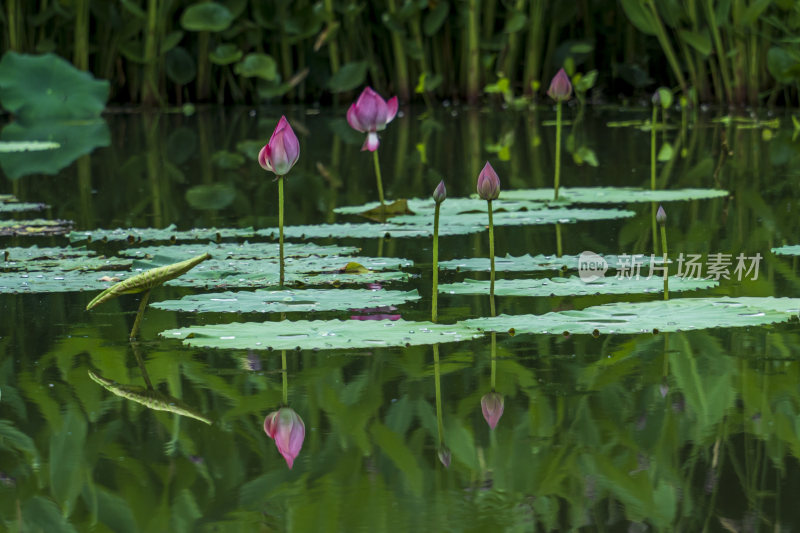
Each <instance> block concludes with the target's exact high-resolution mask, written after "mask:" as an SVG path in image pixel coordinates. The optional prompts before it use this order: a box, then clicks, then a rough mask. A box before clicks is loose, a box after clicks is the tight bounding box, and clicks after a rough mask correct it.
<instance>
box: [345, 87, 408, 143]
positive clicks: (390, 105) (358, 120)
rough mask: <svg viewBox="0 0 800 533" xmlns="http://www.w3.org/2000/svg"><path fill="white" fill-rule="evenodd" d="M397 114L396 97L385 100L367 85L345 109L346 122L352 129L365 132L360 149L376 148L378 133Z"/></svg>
mask: <svg viewBox="0 0 800 533" xmlns="http://www.w3.org/2000/svg"><path fill="white" fill-rule="evenodd" d="M396 115H397V97H396V96H393V97H392V98H390V99H389V101H388V102H387V101H386V100H384V99H383V98H381V96H380V95H379V94H378V93H376V92H375V91H373V90H372V87H367V88H365V89H364V90H363V91H362V92H361V96H359V97H358V100H356V101H355V102H354V103H353V104H352V105H351V106H350V109H348V110H347V123H348V124H350V127H351V128H353V129H354V130H357V131H360V132H361V133H366V134H367V140H366V141H364V146H362V147H361V150H362V151H363V150H369V151H370V152H374V151H375V150H377V149H378V145H379V144H380V143H379V142H378V133H377V132H379V131H382V130H383V129H385V128H386V125H387V124H388V123H389V122H391V121H392V120H393V119H394V117H395V116H396Z"/></svg>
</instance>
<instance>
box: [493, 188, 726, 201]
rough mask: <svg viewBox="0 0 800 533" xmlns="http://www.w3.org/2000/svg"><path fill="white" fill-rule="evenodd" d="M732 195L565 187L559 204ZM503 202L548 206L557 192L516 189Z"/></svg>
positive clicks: (709, 191)
mask: <svg viewBox="0 0 800 533" xmlns="http://www.w3.org/2000/svg"><path fill="white" fill-rule="evenodd" d="M728 194H729V193H728V191H723V190H718V189H675V190H666V191H653V190H650V189H639V188H636V187H562V188H560V189H559V193H558V202H557V203H559V204H562V203H564V204H629V203H634V202H676V201H679V200H705V199H708V198H721V197H723V196H727V195H728ZM500 195H501V198H502V199H503V200H528V201H540V202H546V201H548V200H549V201H551V202H552V200H553V189H512V190H509V191H503V192H501V193H500Z"/></svg>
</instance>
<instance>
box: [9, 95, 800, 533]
mask: <svg viewBox="0 0 800 533" xmlns="http://www.w3.org/2000/svg"><path fill="white" fill-rule="evenodd" d="M423 111H424V110H422V109H419V110H416V112H413V111H409V110H406V111H405V114H404V116H401V117H398V118H397V119H396V120H395V121H394V122H393V123H391V124H390V125H389V127H388V128H387V129H386V130H385V131H384V132H383V134H382V137H381V146H380V149H379V153H380V156H381V164H382V168H383V175H384V187H385V189H386V194H387V197H388V198H391V199H396V198H415V197H428V196H429V195H430V194H431V192H432V191H433V189H434V188H435V186H436V185H437V183H438V182H439V180H440V179H445V181H446V184H447V188H448V196H449V197H451V198H452V197H457V196H467V195H469V194H471V193H473V192H474V190H475V183H476V180H477V176H478V173H479V172H480V169H481V168H482V167H483V165H484V163H485V161H486V160H489V161H491V162H492V165H493V166H494V168H495V169H496V170H497V173H498V174H499V176H500V179H501V182H502V187H503V190H511V189H522V188H539V187H550V186H552V175H553V168H554V156H553V149H554V138H555V128H554V127H553V126H552V125H551V124H550V123H548V122H547V121H551V120H553V119H554V116H555V113H554V112H553V111H552V110H551V109H549V108H548V109H546V110H543V111H540V112H539V113H538V114H537V113H530V114H529V113H523V112H511V111H485V112H480V111H467V110H463V109H455V108H445V109H442V110H438V111H437V112H436V113H435V114H434V115H433V116H434V117H435V118H427V119H425V118H424V117H423V116H422V112H423ZM281 113H285V114H286V115H287V118H288V119H289V120H290V122H291V123H292V125H293V127H294V129H295V131H296V132H297V134H298V137H299V138H300V143H301V157H300V161H299V163H298V164H297V166H296V167H295V168H294V169H293V170H292V172H291V173H290V175H289V177H288V180H287V182H286V184H287V185H286V195H287V196H286V209H287V211H286V223H287V224H289V225H298V224H317V223H330V222H348V221H349V222H359V221H360V219H358V218H357V217H353V216H342V215H336V214H334V213H333V211H332V209H333V208H334V207H337V206H344V205H357V204H362V203H365V202H368V201H372V200H375V199H377V192H376V187H375V179H374V175H373V171H372V160H371V158H370V156H369V155H368V154H367V153H363V152H360V151H359V148H360V146H361V144H362V143H363V136H362V135H361V134H357V133H355V132H353V131H352V130H350V129H349V128H348V126H347V124H346V122H345V121H344V113H343V110H341V111H339V112H333V111H330V110H321V111H318V110H313V109H285V110H278V111H276V110H273V111H272V112H270V111H261V110H260V111H258V112H256V111H253V110H250V109H210V110H201V111H200V112H198V113H196V114H195V115H192V116H183V115H181V114H164V115H141V114H135V113H121V112H120V113H114V114H109V115H106V117H105V120H106V122H107V124H108V128H109V132H110V136H109V139H110V141H109V142H108V143H101V144H108V145H107V146H101V147H98V148H96V149H95V150H94V151H92V152H91V154H90V155H86V156H82V157H81V158H80V159H78V160H77V161H76V162H74V163H71V164H69V165H68V166H66V167H65V168H63V169H62V170H60V171H59V172H58V173H57V174H56V175H52V176H47V175H41V174H36V175H30V176H25V177H21V178H18V179H15V180H10V179H8V178H7V177H3V178H2V179H1V180H0V194H5V193H11V194H14V195H16V197H17V198H18V199H19V200H21V201H26V202H44V203H46V204H48V205H49V206H50V207H49V208H48V209H47V210H46V211H45V212H44V213H41V214H37V215H34V216H42V217H48V218H56V219H65V220H71V221H74V227H75V229H81V230H83V229H87V230H88V229H94V228H117V227H123V228H131V227H139V228H144V227H166V226H167V225H169V224H175V225H176V226H177V228H178V229H181V230H186V229H191V228H209V227H218V228H219V227H237V228H244V227H249V226H253V227H256V228H264V227H273V226H275V225H276V224H277V185H276V183H275V181H274V179H273V176H272V174H269V173H267V172H265V171H263V170H262V169H261V168H260V167H259V166H258V164H257V162H256V160H255V153H253V152H252V148H253V146H255V150H256V153H257V150H258V148H260V146H261V145H262V144H263V143H264V142H265V141H266V140H267V139H268V138H269V135H270V133H271V132H272V128H273V127H274V125H275V123H276V122H277V119H278V118H279V116H280V114H281ZM649 115H650V111H649V110H648V109H638V110H637V109H631V110H620V109H614V110H604V109H589V110H587V111H586V112H585V114H581V115H580V116H578V114H577V112H576V110H574V109H570V110H569V111H568V112H567V113H566V116H567V117H570V118H571V119H573V120H575V124H574V125H572V126H566V127H565V130H564V136H565V139H566V137H567V136H568V135H570V136H571V137H572V141H569V140H565V149H569V150H572V151H573V152H579V153H580V154H581V156H582V157H583V159H585V160H590V159H591V156H589V155H588V154H589V152H588V151H587V150H591V151H592V152H593V153H594V156H595V157H596V161H597V163H598V164H597V166H591V165H589V164H588V163H584V164H583V165H580V166H579V165H577V164H576V163H575V161H574V159H573V157H572V154H570V153H569V152H567V151H565V152H564V155H563V164H562V178H561V181H562V186H567V187H571V186H635V187H644V188H649V187H650V133H649V132H647V131H641V130H640V129H638V128H636V127H610V126H609V123H610V122H619V121H628V120H647V119H648V118H649ZM721 116H723V113H721V112H715V111H706V112H702V113H699V114H698V116H696V117H694V116H692V115H691V114H690V115H689V116H687V117H686V120H687V124H688V127H687V128H686V129H685V130H682V129H681V127H680V126H681V121H682V117H681V114H680V113H679V112H677V113H672V114H670V115H669V117H668V122H669V123H670V124H672V125H674V126H676V127H675V128H673V129H668V130H666V131H663V132H659V133H658V142H659V145H662V144H663V143H664V142H669V143H671V146H672V147H673V148H674V157H673V158H671V159H670V160H669V161H667V162H660V163H659V164H658V169H657V171H658V182H657V183H658V188H664V189H678V188H689V187H692V188H701V187H702V188H719V189H725V190H727V191H729V193H730V194H729V195H728V196H726V197H721V198H715V199H706V200H692V201H675V202H669V203H665V204H664V206H665V208H666V210H667V213H668V222H667V231H668V233H669V242H670V247H669V249H670V257H671V258H672V259H673V260H674V259H675V258H677V256H678V254H680V253H684V254H690V253H691V254H702V255H703V257H707V256H708V255H709V254H716V253H725V254H732V255H733V257H734V258H735V257H736V256H737V255H738V254H740V253H743V254H744V255H745V256H755V255H756V254H757V253H760V254H761V256H763V260H762V261H761V263H760V269H759V273H758V276H757V279H753V278H754V276H752V275H751V276H745V277H744V278H743V279H742V280H741V281H739V280H737V279H736V276H735V275H731V279H728V280H726V279H722V280H721V283H720V284H719V286H718V287H716V288H713V289H708V290H705V291H699V292H697V293H674V294H673V295H672V297H673V298H681V297H683V296H721V295H729V296H798V295H800V278H798V268H797V261H796V260H793V258H791V257H785V256H777V255H774V254H773V253H771V252H770V250H771V248H773V247H776V246H781V245H784V244H798V243H800V231H799V230H800V223H799V221H798V216H797V214H798V208H799V206H798V198H800V195H799V194H798V188H799V186H798V183H800V180H798V177H799V175H800V140H798V139H796V138H795V137H796V132H795V131H794V129H793V125H792V120H791V117H790V115H789V114H788V113H786V114H784V113H779V114H777V115H776V116H769V115H768V114H767V113H766V112H759V113H758V114H757V116H758V117H759V118H760V119H761V120H760V121H758V122H753V121H748V120H743V121H741V122H735V121H715V120H714V119H717V118H719V117H721ZM754 116H755V114H754ZM695 119H696V121H695ZM775 119H779V121H778V123H775V122H770V121H774V120H775ZM244 141H252V142H251V143H250V144H247V143H245V142H244ZM580 148H583V150H582V151H579V149H580ZM245 153H247V154H248V155H247V156H244V155H243V154H245ZM251 154H252V155H251ZM502 197H503V196H502V193H501V199H502ZM617 207H621V208H627V209H630V210H632V211H634V212H635V215H634V216H632V217H629V218H624V219H621V220H600V221H595V222H578V223H575V224H561V225H560V232H561V241H562V246H563V253H564V254H567V255H576V254H580V253H581V252H583V251H585V250H590V251H593V252H596V253H600V254H634V253H643V254H646V255H647V256H649V254H651V253H653V242H652V232H651V218H650V217H651V216H652V211H651V209H652V206H651V204H650V203H632V204H627V205H625V204H623V205H621V206H617ZM0 218H2V219H12V218H14V219H20V220H22V219H25V218H32V217H30V216H28V214H5V215H2V216H0ZM495 236H496V255H497V256H504V255H506V254H511V255H515V256H520V255H524V254H531V255H535V254H555V253H556V229H555V226H553V225H535V226H505V227H497V228H496V229H495ZM314 242H316V243H318V244H341V245H351V246H357V247H360V248H361V249H362V251H361V253H360V254H361V255H365V256H384V257H401V258H407V259H410V260H413V261H414V263H415V264H414V266H413V267H410V268H407V269H405V270H406V271H407V272H410V273H412V274H413V277H412V278H411V280H410V281H408V282H400V283H389V284H386V287H387V288H396V289H403V290H410V289H415V288H416V289H418V290H419V292H420V294H421V295H422V299H420V300H418V301H415V302H412V303H410V304H404V305H400V306H397V309H393V310H384V312H389V313H393V314H398V315H401V316H402V318H403V319H405V320H427V319H429V318H430V302H431V300H430V295H431V288H430V282H431V275H430V262H431V242H430V239H428V238H389V239H353V238H349V237H348V236H347V235H341V236H340V237H339V238H335V239H331V238H327V239H315V240H314ZM67 244H68V240H67V239H66V238H65V237H63V236H37V237H32V236H25V237H20V236H16V237H15V236H6V237H0V253H1V252H2V250H3V247H8V246H32V245H38V246H40V247H42V246H65V245H67ZM124 246H127V244H125V243H114V244H108V245H104V244H103V243H92V244H91V245H90V247H91V248H92V249H93V250H96V251H98V252H100V253H106V254H113V253H114V252H115V251H116V250H117V249H119V248H121V247H124ZM487 254H488V233H487V232H485V231H484V232H482V233H476V234H471V235H466V236H448V237H442V238H441V242H440V259H441V260H447V259H455V258H466V257H485V256H487ZM0 259H2V257H0ZM2 265H3V263H2V261H0V266H2ZM547 276H556V277H557V276H558V273H554V272H549V273H548V272H540V273H500V274H498V278H504V277H507V278H530V277H547ZM465 277H477V278H479V279H487V278H488V276H487V275H486V274H485V273H477V274H476V273H464V272H458V273H457V272H453V271H447V272H444V271H443V272H442V274H441V275H440V282H443V283H447V282H455V281H460V280H462V279H464V278H465ZM192 292H196V291H193V290H191V289H183V288H176V287H169V286H166V287H161V288H159V289H157V290H155V291H153V294H152V296H151V302H157V301H159V300H165V299H174V298H177V297H180V296H183V295H186V294H191V293H192ZM96 294H97V292H96V291H91V292H85V293H80V292H67V293H54V294H29V295H18V294H0V524H2V527H0V529H2V528H3V527H4V528H5V530H8V531H25V532H28V531H48V532H50V531H73V530H77V531H98V532H101V531H115V532H120V531H147V532H153V531H155V532H159V531H314V532H316V531H363V532H374V531H413V530H418V531H549V530H564V531H566V530H576V529H580V528H585V530H588V531H649V530H663V531H701V530H709V531H721V530H729V531H789V530H794V529H796V527H797V525H798V524H800V513H798V507H797V495H798V493H800V468H798V460H797V458H798V454H800V381H799V380H800V365H799V363H798V361H799V360H800V335H799V333H800V328H799V327H798V320H797V319H796V318H793V319H792V320H791V321H789V322H787V323H783V324H777V325H770V326H762V327H743V328H708V329H700V330H698V331H692V332H676V333H675V332H674V333H658V334H653V333H648V334H642V335H613V334H612V335H607V334H601V335H599V336H598V337H594V336H591V335H561V334H560V332H558V333H559V334H550V335H516V336H511V335H508V334H505V333H500V334H497V335H496V373H495V376H494V378H495V379H494V381H495V386H496V390H497V392H498V393H500V394H502V396H503V397H504V412H503V415H502V418H501V419H500V421H499V423H498V424H497V427H496V428H495V429H494V430H490V428H489V426H488V425H487V422H486V421H485V420H484V418H483V416H482V412H481V398H482V397H483V396H484V395H485V394H486V393H488V392H489V391H490V390H491V388H492V378H491V369H492V357H491V344H492V342H491V338H490V337H489V336H485V337H481V338H479V339H477V340H471V341H465V342H457V343H449V344H442V345H441V346H439V347H438V351H439V355H440V364H438V365H434V358H433V352H434V348H433V347H432V346H419V347H406V348H376V349H357V350H322V351H314V350H304V351H289V352H287V354H286V364H287V372H286V377H287V378H288V379H287V386H288V400H289V405H290V406H291V407H292V408H293V409H294V410H295V411H296V412H297V413H298V414H299V416H300V417H302V419H303V421H304V422H305V430H306V434H305V440H304V443H303V447H302V450H301V451H300V453H299V455H298V456H297V458H296V460H295V463H294V467H293V468H292V469H291V470H290V469H288V468H287V465H286V462H285V461H284V459H283V458H282V457H281V455H280V454H279V453H278V451H277V449H276V446H275V443H274V441H273V440H271V439H270V438H268V437H267V436H266V435H265V433H264V430H263V423H264V418H265V416H266V415H267V414H268V413H270V412H272V411H274V410H276V409H277V408H278V407H279V406H280V405H281V401H282V400H281V398H282V375H283V373H282V372H281V368H282V366H281V355H280V352H269V351H243V350H213V349H198V348H190V347H185V346H184V345H182V344H181V343H180V342H179V341H176V340H165V339H162V338H160V337H159V336H158V334H159V333H160V332H162V331H164V330H167V329H171V328H176V327H182V326H189V325H194V324H213V323H225V322H233V321H264V320H272V321H276V320H279V319H280V318H281V317H280V316H278V315H275V314H273V315H268V316H265V315H263V314H256V313H245V314H240V313H234V314H230V313H210V314H201V315H197V314H192V313H183V312H168V311H163V310H158V309H155V308H150V309H148V310H147V313H146V314H145V316H144V321H143V323H142V332H141V342H140V343H139V344H138V345H136V346H132V345H131V344H129V342H128V333H129V331H130V329H131V326H132V324H133V321H134V316H135V312H136V309H137V306H138V302H139V297H138V296H136V295H130V296H122V297H120V298H118V299H116V300H113V301H111V302H108V303H106V304H103V306H102V307H98V308H96V309H93V310H92V311H88V312H87V311H85V310H84V308H85V307H86V304H87V303H88V302H89V301H90V300H91V298H92V297H94V296H95V295H96ZM660 298H662V296H661V294H638V295H637V294H634V295H617V296H577V297H539V298H533V297H510V296H498V297H497V300H496V303H497V312H498V314H500V313H506V314H526V313H535V314H543V313H547V312H549V311H553V310H569V309H582V308H585V307H587V306H591V305H598V304H602V303H607V302H641V301H648V300H658V299H660ZM439 309H440V322H443V323H453V322H455V321H457V320H462V319H465V318H471V317H480V316H487V315H488V314H489V300H488V296H486V295H478V296H455V295H447V294H442V295H441V296H440V299H439ZM366 312H369V311H364V313H366ZM373 312H374V311H373ZM355 314H362V313H361V312H358V313H357V312H354V311H342V312H336V311H328V312H320V313H317V314H314V315H311V316H309V315H306V314H303V313H289V314H287V315H286V319H288V320H300V319H309V318H325V319H328V318H342V319H348V318H349V317H350V316H352V315H355ZM671 318H674V317H669V316H665V317H664V320H665V321H668V320H670V319H671ZM137 356H138V357H140V358H141V362H142V364H143V365H144V367H145V368H146V373H147V375H148V376H149V380H150V381H151V383H152V385H153V386H154V387H155V389H157V390H159V391H161V392H163V393H167V394H169V395H171V396H174V397H176V398H180V399H181V400H182V401H183V402H184V403H185V404H187V405H189V406H191V407H192V408H193V409H194V410H195V411H197V412H198V413H200V414H202V416H204V417H207V418H209V419H211V420H212V421H213V424H212V425H206V424H204V423H202V422H201V421H198V420H195V419H192V418H189V417H182V416H178V415H176V414H172V413H168V412H164V411H156V410H152V409H148V408H146V407H144V406H142V405H140V404H138V403H135V402H132V401H130V400H127V399H124V398H121V397H118V396H115V395H113V394H111V393H110V392H108V391H107V390H105V389H103V388H102V387H101V386H100V385H98V384H97V383H96V382H95V381H93V380H92V379H90V377H89V375H88V371H90V370H91V371H94V372H98V373H101V374H102V375H103V376H105V377H107V378H110V379H114V380H116V381H117V382H119V383H124V384H130V385H136V386H144V385H145V381H144V376H143V373H142V368H141V367H140V366H139V364H138V363H137ZM437 374H438V375H440V390H441V394H440V401H441V409H440V414H441V418H442V423H443V428H444V431H443V435H442V440H443V442H440V437H439V432H438V426H437V416H436V404H437V402H436V384H435V377H436V376H437ZM445 447H446V448H447V449H449V451H450V453H451V458H452V459H451V464H450V466H449V468H445V466H444V465H443V464H442V463H441V462H440V460H439V458H438V452H439V451H440V450H442V449H444V448H445Z"/></svg>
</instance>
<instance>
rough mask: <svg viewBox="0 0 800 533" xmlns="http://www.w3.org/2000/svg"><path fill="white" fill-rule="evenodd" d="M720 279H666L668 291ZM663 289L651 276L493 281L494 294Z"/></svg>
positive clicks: (469, 289)
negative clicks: (593, 279)
mask: <svg viewBox="0 0 800 533" xmlns="http://www.w3.org/2000/svg"><path fill="white" fill-rule="evenodd" d="M489 283H490V282H489V281H488V280H486V281H482V280H474V279H466V280H464V281H463V282H460V283H447V284H444V285H439V292H440V293H445V294H489ZM717 285H719V282H717V281H713V280H707V279H692V278H679V277H676V276H671V277H670V278H669V291H670V292H681V291H694V290H697V289H708V288H710V287H716V286H717ZM663 292H664V278H663V277H658V276H657V275H654V276H653V277H651V278H647V277H640V278H639V279H636V278H623V279H618V278H617V277H616V276H606V277H604V278H600V279H598V280H596V281H592V282H586V281H583V280H582V279H581V278H579V277H578V276H571V277H568V278H550V279H499V280H496V281H495V284H494V293H495V295H497V296H586V295H591V294H650V293H663Z"/></svg>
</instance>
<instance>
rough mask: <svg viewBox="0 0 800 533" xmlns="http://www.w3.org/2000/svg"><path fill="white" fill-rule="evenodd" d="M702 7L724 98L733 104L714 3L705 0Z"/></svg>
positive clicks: (724, 52)
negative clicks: (720, 77)
mask: <svg viewBox="0 0 800 533" xmlns="http://www.w3.org/2000/svg"><path fill="white" fill-rule="evenodd" d="M703 7H704V8H705V12H706V19H707V22H708V28H709V29H710V30H711V38H712V39H713V41H714V52H715V54H713V55H714V56H716V58H717V62H718V63H719V70H720V74H721V75H722V85H723V87H724V88H725V96H726V98H727V99H728V103H732V102H733V91H732V90H731V75H730V73H729V72H728V63H727V61H726V57H727V50H725V48H723V46H722V38H721V37H720V35H719V27H718V26H717V15H716V11H715V10H714V1H713V0H706V1H705V2H704V3H703Z"/></svg>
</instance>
